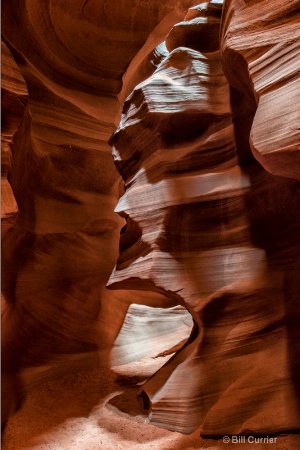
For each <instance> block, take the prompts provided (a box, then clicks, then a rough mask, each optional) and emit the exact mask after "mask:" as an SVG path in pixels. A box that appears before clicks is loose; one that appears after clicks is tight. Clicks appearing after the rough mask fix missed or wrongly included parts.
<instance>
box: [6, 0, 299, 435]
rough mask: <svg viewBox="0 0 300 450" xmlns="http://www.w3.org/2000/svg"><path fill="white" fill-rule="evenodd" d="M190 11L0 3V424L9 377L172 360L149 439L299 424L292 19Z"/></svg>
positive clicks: (251, 10)
mask: <svg viewBox="0 0 300 450" xmlns="http://www.w3.org/2000/svg"><path fill="white" fill-rule="evenodd" d="M174 3H175V5H174ZM195 4H196V1H192V0H182V1H179V2H173V1H171V0H167V1H164V2H161V1H159V0H152V1H151V2H144V1H141V0H134V1H131V0H113V1H110V2H107V1H105V0H98V1H97V2H96V1H93V0H91V1H84V0H72V1H71V0H68V1H64V2H61V1H58V0H45V1H43V2H38V4H37V2H35V1H34V0H25V1H24V2H19V1H18V0H6V1H3V2H2V14H3V26H2V33H3V39H4V42H5V44H4V50H2V51H3V55H4V57H3V68H4V69H3V74H4V76H3V88H4V96H3V109H4V113H5V119H6V120H5V124H4V127H3V130H2V131H3V142H4V154H5V155H9V157H8V158H6V157H5V158H6V159H5V158H4V162H5V164H4V169H5V170H4V178H3V183H4V185H5V190H4V195H6V191H7V192H8V194H7V195H6V196H5V200H6V201H5V202H4V206H5V210H4V218H5V220H6V224H7V226H5V228H4V239H3V246H2V252H3V266H4V270H3V273H2V277H3V281H2V288H3V297H4V309H3V325H2V334H3V337H2V347H3V348H2V370H3V373H4V378H3V380H4V383H3V398H4V402H3V403H2V406H3V408H4V414H3V416H2V419H4V421H5V420H6V419H7V416H8V414H9V413H11V412H13V410H15V409H16V408H17V407H18V403H19V401H20V399H21V398H22V395H23V392H22V389H23V388H24V386H23V385H22V383H21V382H20V378H19V374H20V370H21V369H23V368H24V367H27V368H28V367H32V366H40V365H41V364H44V363H49V362H52V361H58V364H60V366H63V365H64V364H65V365H67V362H66V361H67V360H68V358H69V356H70V355H76V356H77V357H78V356H80V355H81V354H92V355H96V356H95V359H97V358H98V357H99V355H100V359H101V362H100V363H101V364H103V365H104V364H107V363H108V357H110V358H111V361H112V362H113V364H120V363H127V362H129V361H132V360H133V359H138V358H141V357H143V356H145V355H147V356H148V355H150V354H152V355H157V354H163V355H164V354H167V353H169V352H171V351H172V352H174V351H176V353H175V354H174V355H173V356H172V357H171V359H170V360H169V361H168V362H167V363H166V364H165V365H164V366H163V367H162V368H161V369H160V370H159V371H158V372H157V373H155V374H154V375H153V376H152V377H151V378H150V379H149V380H148V381H147V382H146V383H145V384H144V385H143V386H142V388H141V389H140V396H141V397H142V398H143V400H144V402H145V406H146V407H147V408H149V411H151V413H150V417H151V423H152V424H155V425H157V426H159V427H166V428H168V429H170V430H176V431H180V432H182V433H191V432H193V431H194V430H195V429H196V428H199V430H200V431H201V434H202V436H213V437H216V436H223V435H225V434H226V435H230V434H234V435H236V434H243V435H245V434H248V433H250V434H253V435H254V434H259V435H261V434H267V433H268V434H270V433H278V432H282V431H287V430H295V429H299V403H298V399H299V374H300V369H299V363H298V356H299V342H300V336H299V326H298V324H299V318H300V317H299V316H300V310H299V304H298V303H299V302H298V299H299V286H300V280H299V273H300V260H299V254H300V252H299V247H300V242H299V239H300V238H299V236H300V233H299V225H300V223H299V222H300V218H299V213H298V209H299V200H300V198H299V197H300V190H299V182H298V181H296V180H299V170H298V169H299V167H298V163H299V152H298V151H297V150H299V148H298V147H299V142H298V141H299V124H298V122H297V114H299V106H298V104H299V102H297V101H296V96H297V95H298V91H299V89H298V86H299V76H298V69H299V64H298V62H299V61H298V59H297V58H298V41H299V34H298V33H299V28H298V27H297V20H299V17H298V5H297V2H296V0H292V1H290V0H281V1H280V2H279V5H278V7H277V8H274V7H272V5H271V2H269V1H268V0H261V1H260V2H254V1H251V0H247V1H246V0H245V1H244V0H226V1H225V5H224V11H223V15H222V19H221V14H222V0H210V1H207V2H205V1H204V2H201V3H200V4H199V5H196V6H193V5H195ZM258 4H259V7H258ZM189 7H191V8H190V9H189V10H188V12H187V14H186V16H185V19H184V20H183V18H184V15H185V13H186V11H187V9H188V8H189ZM16 11H17V13H16ZM173 25H174V26H173ZM172 27H173V28H172ZM220 36H221V49H220V44H219V37H220ZM10 52H11V53H10ZM11 55H12V56H13V58H14V60H15V62H14V61H13V59H12V56H11ZM15 63H17V66H16V64H15ZM24 80H25V81H24ZM25 83H26V85H25ZM125 99H126V100H125ZM124 100H125V103H124V107H123V112H122V115H121V121H120V124H119V126H118V128H117V130H116V131H115V129H116V126H117V122H118V120H119V117H120V106H119V105H120V103H121V104H122V103H123V101H124ZM114 131H115V133H114V135H113V137H112V139H111V141H110V142H111V144H112V146H113V156H114V161H115V165H116V167H117V169H118V171H119V172H120V174H121V177H122V178H123V180H124V181H125V194H124V189H123V182H122V180H121V177H120V175H119V174H118V172H117V170H116V168H115V165H114V162H113V158H112V156H111V148H110V146H109V144H108V140H109V138H110V136H111V134H112V133H113V132H114ZM249 138H250V143H249ZM10 155H11V156H10ZM6 161H7V162H6ZM7 174H8V178H9V182H10V185H11V187H12V191H10V190H9V189H10V188H9V186H10V185H9V184H8V182H7V180H6V178H5V176H6V175H7ZM122 194H124V195H123V196H122V197H121V198H120V196H121V195H122ZM118 200H119V202H118ZM117 202H118V204H117ZM116 204H117V206H116ZM115 206H116V209H115V211H116V212H118V213H119V215H117V214H116V213H115V212H114V208H115ZM17 208H18V214H16V212H17ZM120 216H121V217H120ZM11 225H13V226H11ZM120 234H121V239H119V235H120ZM119 240H120V246H119ZM116 261H117V263H116ZM115 265H116V266H115ZM114 266H115V269H114V270H113V268H114ZM108 279H109V281H108ZM107 282H108V288H109V290H107V289H106V287H105V286H106V284H107ZM190 315H191V316H192V318H193V323H194V327H193V330H192V332H191V334H190V336H189V339H188V340H186V338H187V336H188V335H189V333H190V332H189V330H190V327H191V316H190ZM113 343H114V344H115V345H114V347H113V349H112V346H113ZM155 349H156V352H155V353H153V351H154V350H155ZM111 350H112V351H111ZM110 351H111V354H110V355H108V353H109V352H110ZM76 361H77V362H76V364H77V366H78V365H80V363H78V359H77V360H76ZM94 363H95V362H94ZM100 363H99V362H98V361H97V364H100ZM95 364H96V363H95Z"/></svg>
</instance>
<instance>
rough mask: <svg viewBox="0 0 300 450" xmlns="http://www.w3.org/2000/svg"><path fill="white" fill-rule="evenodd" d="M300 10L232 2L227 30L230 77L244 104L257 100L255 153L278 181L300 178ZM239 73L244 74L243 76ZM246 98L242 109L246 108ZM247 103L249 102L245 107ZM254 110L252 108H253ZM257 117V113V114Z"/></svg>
mask: <svg viewBox="0 0 300 450" xmlns="http://www.w3.org/2000/svg"><path fill="white" fill-rule="evenodd" d="M299 14H300V6H299V2H298V1H297V0H292V1H289V0H280V1H279V2H277V3H276V8H272V5H271V3H270V2H269V1H268V0H262V1H260V2H259V4H258V3H257V2H254V1H243V0H227V1H226V3H225V10H224V18H223V26H222V52H223V61H224V68H225V73H226V76H227V78H228V80H229V82H230V84H231V86H232V87H233V88H234V89H236V90H237V91H238V92H239V93H243V98H244V99H245V97H248V102H247V103H248V107H249V103H250V102H251V100H250V101H249V98H251V97H252V98H255V101H256V103H257V111H256V107H255V108H254V110H255V117H254V121H253V124H252V120H253V117H251V114H250V115H249V119H248V120H249V121H250V123H249V124H248V127H249V126H251V125H252V129H251V134H250V145H251V150H252V152H253V154H254V156H255V158H256V159H257V160H258V161H259V162H260V163H261V164H262V166H263V167H264V168H265V169H266V170H268V171H269V172H271V173H272V174H274V175H280V176H285V177H290V178H292V179H296V180H299V178H300V175H299V174H300V170H299V169H300V156H299V142H300V127H299V122H300V114H299V106H298V105H299V102H300V75H299V73H300V69H299V55H300V27H299V20H300V15H299ZM237 68H239V70H237ZM240 97H241V95H239V96H238V98H239V101H238V102H237V106H236V108H239V107H241V99H240ZM244 103H246V102H244ZM250 109H251V108H250ZM252 111H253V110H252Z"/></svg>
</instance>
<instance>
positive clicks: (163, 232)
mask: <svg viewBox="0 0 300 450" xmlns="http://www.w3.org/2000/svg"><path fill="white" fill-rule="evenodd" d="M221 3H222V2H219V1H212V2H210V4H209V5H208V4H206V5H203V4H201V5H199V6H198V7H195V8H192V9H191V10H190V11H189V14H188V15H187V17H186V20H185V21H184V22H182V23H179V24H177V25H176V26H175V27H174V28H173V29H172V30H171V32H170V33H169V35H168V37H167V38H166V42H165V44H166V48H167V50H168V52H169V53H168V54H167V55H166V56H165V58H164V60H163V61H162V62H161V63H160V65H159V66H158V68H157V69H156V71H155V72H154V73H153V75H152V76H150V77H149V78H148V79H147V80H145V81H143V82H142V83H140V84H139V85H137V86H136V88H135V89H134V90H133V92H132V93H131V95H130V96H129V97H128V98H127V100H126V101H125V103H124V107H123V113H122V117H121V121H120V124H119V127H118V129H117V130H116V132H115V134H114V136H113V138H112V140H111V143H112V145H113V155H114V158H115V163H116V166H117V168H118V170H119V171H120V173H121V175H122V177H123V178H124V180H125V188H126V192H125V194H124V195H123V197H122V198H121V199H120V201H119V203H118V205H117V208H116V211H117V212H118V213H119V214H120V215H121V216H122V217H124V218H125V219H126V220H127V228H126V232H125V233H124V235H122V236H121V243H120V249H121V254H120V257H119V259H118V262H117V265H116V268H115V270H114V272H113V273H112V275H111V277H110V280H109V283H108V286H109V287H110V288H111V289H130V290H134V289H137V290H145V291H156V292H158V293H161V294H163V295H165V297H166V301H167V300H168V301H169V300H170V299H173V301H174V302H177V303H178V304H180V305H183V306H185V307H186V308H187V309H188V310H189V311H190V313H191V315H192V316H193V319H194V323H195V325H194V329H193V332H192V334H191V336H190V339H189V341H188V342H187V343H186V344H185V345H184V346H183V348H182V349H180V350H179V351H178V352H177V353H176V354H175V355H174V356H173V357H172V358H171V359H170V361H168V362H167V363H166V365H165V366H164V367H163V368H162V369H160V370H159V371H158V372H157V373H156V374H155V375H153V376H152V377H151V378H150V379H149V380H148V381H147V382H146V383H145V384H144V385H143V387H142V389H141V396H142V397H143V398H144V401H145V405H146V406H149V409H150V410H151V423H153V424H155V425H157V426H160V427H166V428H168V429H170V430H176V431H180V432H182V433H191V432H192V431H194V430H195V429H196V428H197V427H200V429H201V434H202V435H203V436H223V435H228V434H234V435H235V434H239V433H240V434H248V433H250V434H267V433H276V432H281V431H284V430H293V429H298V428H299V404H298V400H297V399H298V398H299V395H298V394H299V365H298V363H297V359H296V355H297V354H298V349H299V344H298V342H299V332H298V325H297V323H299V304H298V301H297V299H298V298H299V284H300V280H299V247H300V242H299V236H300V233H299V225H300V223H299V221H300V218H299V212H298V210H299V200H300V196H299V193H300V192H299V184H298V183H297V182H295V181H294V180H292V179H290V178H287V177H278V176H276V175H277V170H276V171H275V174H274V175H273V174H270V173H269V172H268V171H266V170H265V169H264V168H263V167H262V166H261V164H260V163H259V162H257V161H256V160H255V159H254V158H253V156H252V154H250V149H249V143H248V139H249V133H250V128H251V123H252V120H253V116H254V114H255V112H256V101H255V99H256V98H257V94H256V91H255V86H254V88H253V87H252V83H251V81H250V80H249V77H248V78H244V77H243V75H244V72H242V73H241V76H240V75H239V69H240V67H243V68H244V60H242V58H241V57H239V56H236V55H235V54H234V53H230V52H231V50H228V53H229V54H232V55H233V54H234V56H235V59H230V58H229V57H228V55H227V50H224V53H223V65H224V67H225V71H226V73H227V72H228V73H229V74H231V76H229V80H230V81H231V78H233V77H234V80H238V81H239V83H240V85H241V86H242V87H245V95H244V97H243V96H242V95H241V93H240V94H239V91H240V89H238V88H239V87H240V85H236V84H234V83H232V86H229V84H228V82H227V80H226V78H225V75H224V73H223V70H222V63H221V54H220V51H219V50H218V47H219V44H218V27H219V25H220V16H221ZM234 3H236V4H238V5H241V4H242V3H244V2H227V3H226V4H225V6H226V9H225V25H224V26H225V29H226V24H228V23H229V24H230V23H231V22H230V17H231V14H230V8H231V6H232V4H234ZM260 3H262V4H264V3H267V2H260ZM290 3H291V2H290ZM255 5H256V3H254V2H250V3H249V5H248V4H247V5H245V6H244V8H250V9H251V8H252V9H251V11H252V13H253V15H254V10H256V13H255V14H256V17H257V18H258V17H261V14H260V12H259V11H260V10H258V8H257V7H256V6H255ZM266 8H267V6H266ZM227 14H228V15H227ZM266 14H267V13H266ZM269 14H270V17H271V16H272V14H273V11H271V6H270V5H269ZM236 15H237V17H239V15H238V14H236ZM233 17H235V16H233ZM266 17H268V16H266ZM249 18H250V16H249V17H248V19H249ZM232 20H233V19H232ZM237 20H238V19H237ZM293 21H294V18H293V16H291V22H293ZM267 25H268V24H267ZM286 26H287V30H286V33H287V34H288V33H289V25H288V24H287V25H286ZM262 28H263V27H262ZM282 28H283V29H284V27H282ZM229 29H230V28H229ZM273 32H274V30H273ZM226 33H227V34H226ZM228 33H229V31H226V32H225V31H224V30H223V36H227V37H228ZM253 33H254V31H253ZM231 35H232V42H234V43H235V41H238V39H239V36H240V35H239V34H238V30H236V28H234V26H232V28H231ZM245 36H246V33H245V35H242V36H241V39H244V40H245V41H246V39H245ZM206 37H207V38H206ZM249 43H250V45H251V41H248V44H249ZM226 45H227V46H229V45H230V43H229V42H228V41H226V40H225V41H224V42H223V44H222V46H223V47H222V48H224V46H225V47H226ZM248 48H249V47H248ZM248 52H249V54H250V53H251V48H249V50H248ZM235 62H236V66H235V65H234V63H235ZM287 73H289V68H288V69H287ZM273 75H274V77H276V72H275V74H273ZM278 75H279V76H281V72H280V73H279V74H278ZM238 81H236V83H238ZM292 84H293V83H292ZM289 95H290V94H289ZM247 100H249V102H247ZM231 105H233V113H232V109H231ZM245 105H246V106H245ZM243 106H245V108H244V107H243ZM296 107H298V104H296V103H295V104H294V105H293V106H292V108H291V110H293V108H296ZM270 109H271V108H270ZM276 110H277V111H279V110H280V107H279V106H278V105H277V103H276ZM259 111H260V102H259V105H258V109H257V112H256V114H259ZM283 111H284V108H283ZM273 113H274V114H277V113H276V112H275V111H274V108H273V110H272V111H271V112H270V114H271V115H272V114H273ZM256 117H257V116H255V122H254V128H253V129H252V130H255V127H256V124H257V123H258V122H257V119H256ZM232 118H233V119H234V120H232ZM270 119H271V117H270ZM272 119H273V117H272ZM275 123H276V122H275ZM266 126H268V127H273V125H272V122H271V121H270V120H269V123H268V124H267V125H266ZM277 133H279V134H277ZM279 135H281V132H280V131H278V128H277V127H275V128H274V134H273V135H272V136H273V138H272V139H274V142H273V143H274V149H275V150H276V151H277V150H278V145H281V143H280V142H279V139H278V136H279ZM256 136H258V135H257V134H256V132H255V131H252V143H251V145H252V147H255V145H256V144H255V142H256V140H257V139H258V138H256ZM290 138H291V142H293V139H294V135H293V134H291V136H290ZM253 142H254V144H253ZM258 142H259V143H260V144H259V145H260V146H261V148H264V149H265V148H266V147H265V142H264V141H261V139H258ZM270 147H271V150H272V149H273V147H272V141H271V140H270ZM283 150H284V149H283ZM272 151H273V150H272ZM276 151H275V153H276ZM266 153H268V151H266ZM281 153H282V154H283V153H284V151H282V152H281ZM294 154H295V156H296V153H294ZM255 157H257V151H255ZM282 158H283V156H282ZM258 159H259V160H261V158H260V157H259V158H258ZM274 161H275V159H274ZM274 164H275V163H274ZM276 164H277V163H276ZM276 164H275V165H276ZM278 164H279V163H278ZM279 166H280V164H279ZM279 166H278V171H281V170H284V168H285V167H292V165H291V164H290V163H289V155H288V156H287V165H286V166H285V165H284V167H283V169H282V168H281V167H279ZM276 167H277V166H276ZM267 168H268V167H267ZM280 173H281V174H282V172H280ZM284 174H285V175H286V176H288V177H290V176H291V172H290V171H288V169H287V171H286V172H284Z"/></svg>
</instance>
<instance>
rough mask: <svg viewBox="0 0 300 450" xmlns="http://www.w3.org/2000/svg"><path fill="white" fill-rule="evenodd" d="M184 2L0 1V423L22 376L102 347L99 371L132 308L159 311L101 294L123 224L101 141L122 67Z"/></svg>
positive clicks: (117, 187)
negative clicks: (1, 164)
mask: <svg viewBox="0 0 300 450" xmlns="http://www.w3.org/2000/svg"><path fill="white" fill-rule="evenodd" d="M190 4H193V2H192V1H182V2H179V3H178V5H177V6H176V7H174V5H173V2H172V1H167V2H163V3H161V2H159V1H154V2H148V3H147V2H146V3H145V2H141V1H139V0H137V1H134V2H132V1H131V0H130V1H129V0H122V1H119V0H118V1H111V2H106V1H98V2H94V1H91V2H86V1H81V0H76V1H73V0H72V1H66V2H65V1H64V2H61V1H57V0H46V1H42V2H38V3H37V2H35V1H32V0H26V1H24V2H19V1H18V0H12V1H11V0H7V1H4V2H2V19H3V20H2V36H3V40H4V42H5V47H4V51H3V72H4V76H3V87H4V90H5V96H4V98H3V105H4V106H3V108H4V114H5V121H6V122H5V127H4V130H3V132H4V134H3V136H4V144H5V145H4V147H5V148H4V151H6V154H8V150H7V149H8V148H9V151H10V152H11V158H10V161H9V164H7V165H6V166H7V169H6V172H5V174H6V173H9V182H10V185H9V184H8V183H7V181H6V179H5V178H4V183H5V189H7V190H8V191H9V192H8V194H6V191H4V198H5V202H4V206H5V208H6V209H5V211H4V216H5V217H6V216H14V218H15V221H14V222H13V221H11V222H10V223H9V224H8V226H7V228H8V230H7V231H6V230H5V231H6V232H5V233H4V238H3V244H2V254H3V267H4V269H3V271H2V291H3V298H4V308H3V317H2V371H3V373H4V375H3V380H4V381H3V398H4V399H5V401H4V402H3V404H4V413H3V416H2V417H3V420H4V421H5V420H6V417H7V415H8V413H9V412H10V410H13V409H14V408H15V407H16V403H17V401H19V399H20V397H21V395H22V394H21V389H22V386H19V387H18V386H17V385H18V384H20V382H19V381H18V374H19V371H20V369H22V368H24V367H32V366H38V365H41V364H43V363H47V362H49V361H51V360H53V359H54V358H56V359H57V358H58V357H59V358H58V359H59V362H60V364H62V365H63V364H66V361H67V357H68V355H78V354H81V353H87V352H98V351H99V349H100V350H101V351H102V350H103V353H102V356H103V359H102V362H101V363H102V364H107V363H108V361H107V352H108V350H109V349H110V348H111V346H112V343H113V341H114V339H115V338H116V336H117V334H118V331H119V330H120V329H121V327H122V323H123V321H124V318H125V315H126V311H127V309H128V306H129V304H130V303H131V302H135V303H137V302H138V301H140V299H141V298H144V303H146V304H147V305H148V306H151V305H153V304H155V305H156V306H157V305H160V306H161V305H162V301H161V298H160V297H161V296H160V295H156V294H151V295H148V296H147V295H145V294H143V295H141V296H140V297H139V300H137V298H136V297H137V296H136V295H135V294H133V295H130V293H129V292H127V293H126V295H125V296H124V293H123V292H121V293H120V295H118V293H117V294H114V293H111V292H109V293H107V291H106V289H105V284H106V282H107V280H108V278H109V275H110V273H111V271H112V269H113V267H114V265H115V262H116V259H117V257H118V254H119V234H120V229H121V228H122V226H123V225H124V220H123V219H121V218H120V217H119V216H118V215H117V214H116V213H115V212H114V207H115V205H116V203H117V200H118V198H119V196H120V192H122V189H123V188H122V183H121V179H120V176H119V174H118V172H117V170H116V169H115V166H114V163H113V158H112V156H111V149H110V146H109V145H108V139H109V137H110V136H111V134H112V132H113V131H114V130H115V128H116V124H117V121H118V119H117V118H118V117H119V109H120V108H119V100H118V98H117V95H118V94H119V93H120V94H121V93H122V92H123V91H122V89H123V87H122V86H124V89H126V88H127V87H126V86H127V84H126V80H124V82H122V77H123V75H124V73H125V70H126V69H127V68H128V66H129V65H130V62H131V61H132V60H133V59H134V57H135V55H136V54H138V52H139V50H140V49H141V48H142V47H143V46H146V48H147V49H148V50H147V51H148V52H151V51H152V50H153V49H154V48H155V47H156V45H157V43H159V42H161V40H162V39H163V38H164V36H165V34H166V32H167V31H168V30H169V29H170V27H171V26H172V25H173V24H174V23H175V22H176V21H178V20H180V18H181V17H182V16H183V14H184V11H186V8H187V7H188V6H189V5H190ZM129 6H130V7H129ZM153 30H154V31H153ZM164 30H165V31H164ZM152 31H153V33H152ZM151 35H152V36H151ZM10 52H11V54H10ZM11 55H12V56H13V58H14V60H15V61H13V59H12V56H11ZM140 60H141V61H142V60H143V57H142V56H141V55H137V61H138V63H139V61H140ZM15 62H16V63H17V65H16V63H15ZM144 64H145V67H147V65H150V66H151V64H152V62H151V60H150V61H145V62H144ZM17 66H18V67H17ZM154 67H155V66H154ZM153 70H154V69H153ZM24 80H25V82H24ZM25 83H26V85H25ZM27 96H28V103H27ZM10 186H11V188H12V191H11V190H10ZM6 204H7V205H8V206H7V207H6ZM17 210H18V214H17V215H16V212H17ZM12 224H13V226H11V225H12ZM123 297H125V299H124V300H123ZM173 306H174V305H173V304H168V307H169V308H173ZM186 314H187V313H183V314H181V316H182V319H183V320H185V315H186ZM174 316H176V314H174ZM177 317H178V315H177ZM169 328H170V329H171V330H173V328H174V327H173V325H172V324H171V323H170V326H167V331H168V330H169ZM173 331H174V330H173ZM173 340H174V338H173ZM173 340H172V339H171V341H172V345H173ZM150 341H151V333H150V338H149V342H150ZM149 342H148V347H149ZM163 342H164V341H163ZM167 342H168V343H169V342H170V339H169V338H168V339H167ZM119 347H120V348H119V350H120V351H121V347H122V345H121V344H120V346H119ZM148 350H149V348H148ZM152 350H153V348H152ZM120 351H119V354H120ZM14 386H15V387H14ZM17 390H18V391H19V392H18V395H17V394H16V391H17ZM6 400H7V402H6ZM10 403H11V404H10Z"/></svg>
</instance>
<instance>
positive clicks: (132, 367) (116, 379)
mask: <svg viewBox="0 0 300 450" xmlns="http://www.w3.org/2000/svg"><path fill="white" fill-rule="evenodd" d="M165 362H166V358H165V357H162V358H156V359H153V358H147V359H146V358H145V359H143V360H142V361H140V362H137V363H131V364H128V365H126V366H121V367H117V368H114V369H113V370H111V371H109V370H107V369H102V368H96V369H95V368H93V369H89V370H85V371H81V372H77V373H72V374H64V375H62V376H61V377H59V378H56V379H54V380H53V379H52V380H51V381H46V382H44V383H43V384H42V385H36V386H34V387H33V388H32V389H31V390H30V392H29V395H28V397H27V399H26V401H25V403H24V404H23V406H22V408H21V409H20V410H19V411H18V413H17V414H16V415H15V416H14V417H12V418H11V419H10V420H9V422H8V426H7V429H6V431H5V433H4V435H3V444H2V449H3V450H21V449H35V450H75V449H76V450H100V449H101V450H102V449H103V450H118V449H132V450H138V449H139V450H140V449H153V450H177V449H186V450H191V449H203V450H204V449H205V450H219V449H222V450H223V449H227V450H232V449H236V450H250V449H251V450H262V449H270V450H298V449H300V436H299V435H286V436H280V437H278V439H277V444H233V443H229V444H226V443H223V442H222V441H221V440H204V439H202V438H200V437H199V432H198V431H196V432H195V433H193V434H192V435H189V436H185V435H182V434H179V433H173V432H170V431H167V430H163V429H160V428H157V427H155V426H153V425H150V424H149V423H148V419H147V417H146V416H144V415H143V414H142V412H141V408H140V406H139V405H138V402H137V401H136V400H135V396H134V395H132V389H134V388H133V385H134V384H135V383H139V382H142V381H143V380H144V378H145V377H146V376H149V375H150V374H152V373H153V372H154V371H155V370H157V369H158V368H159V367H160V366H161V365H162V364H164V363H165ZM115 405H118V408H117V407H116V406H115ZM124 405H126V409H127V411H128V410H130V413H131V414H127V413H124V412H122V411H121V409H122V407H123V406H124Z"/></svg>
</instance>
